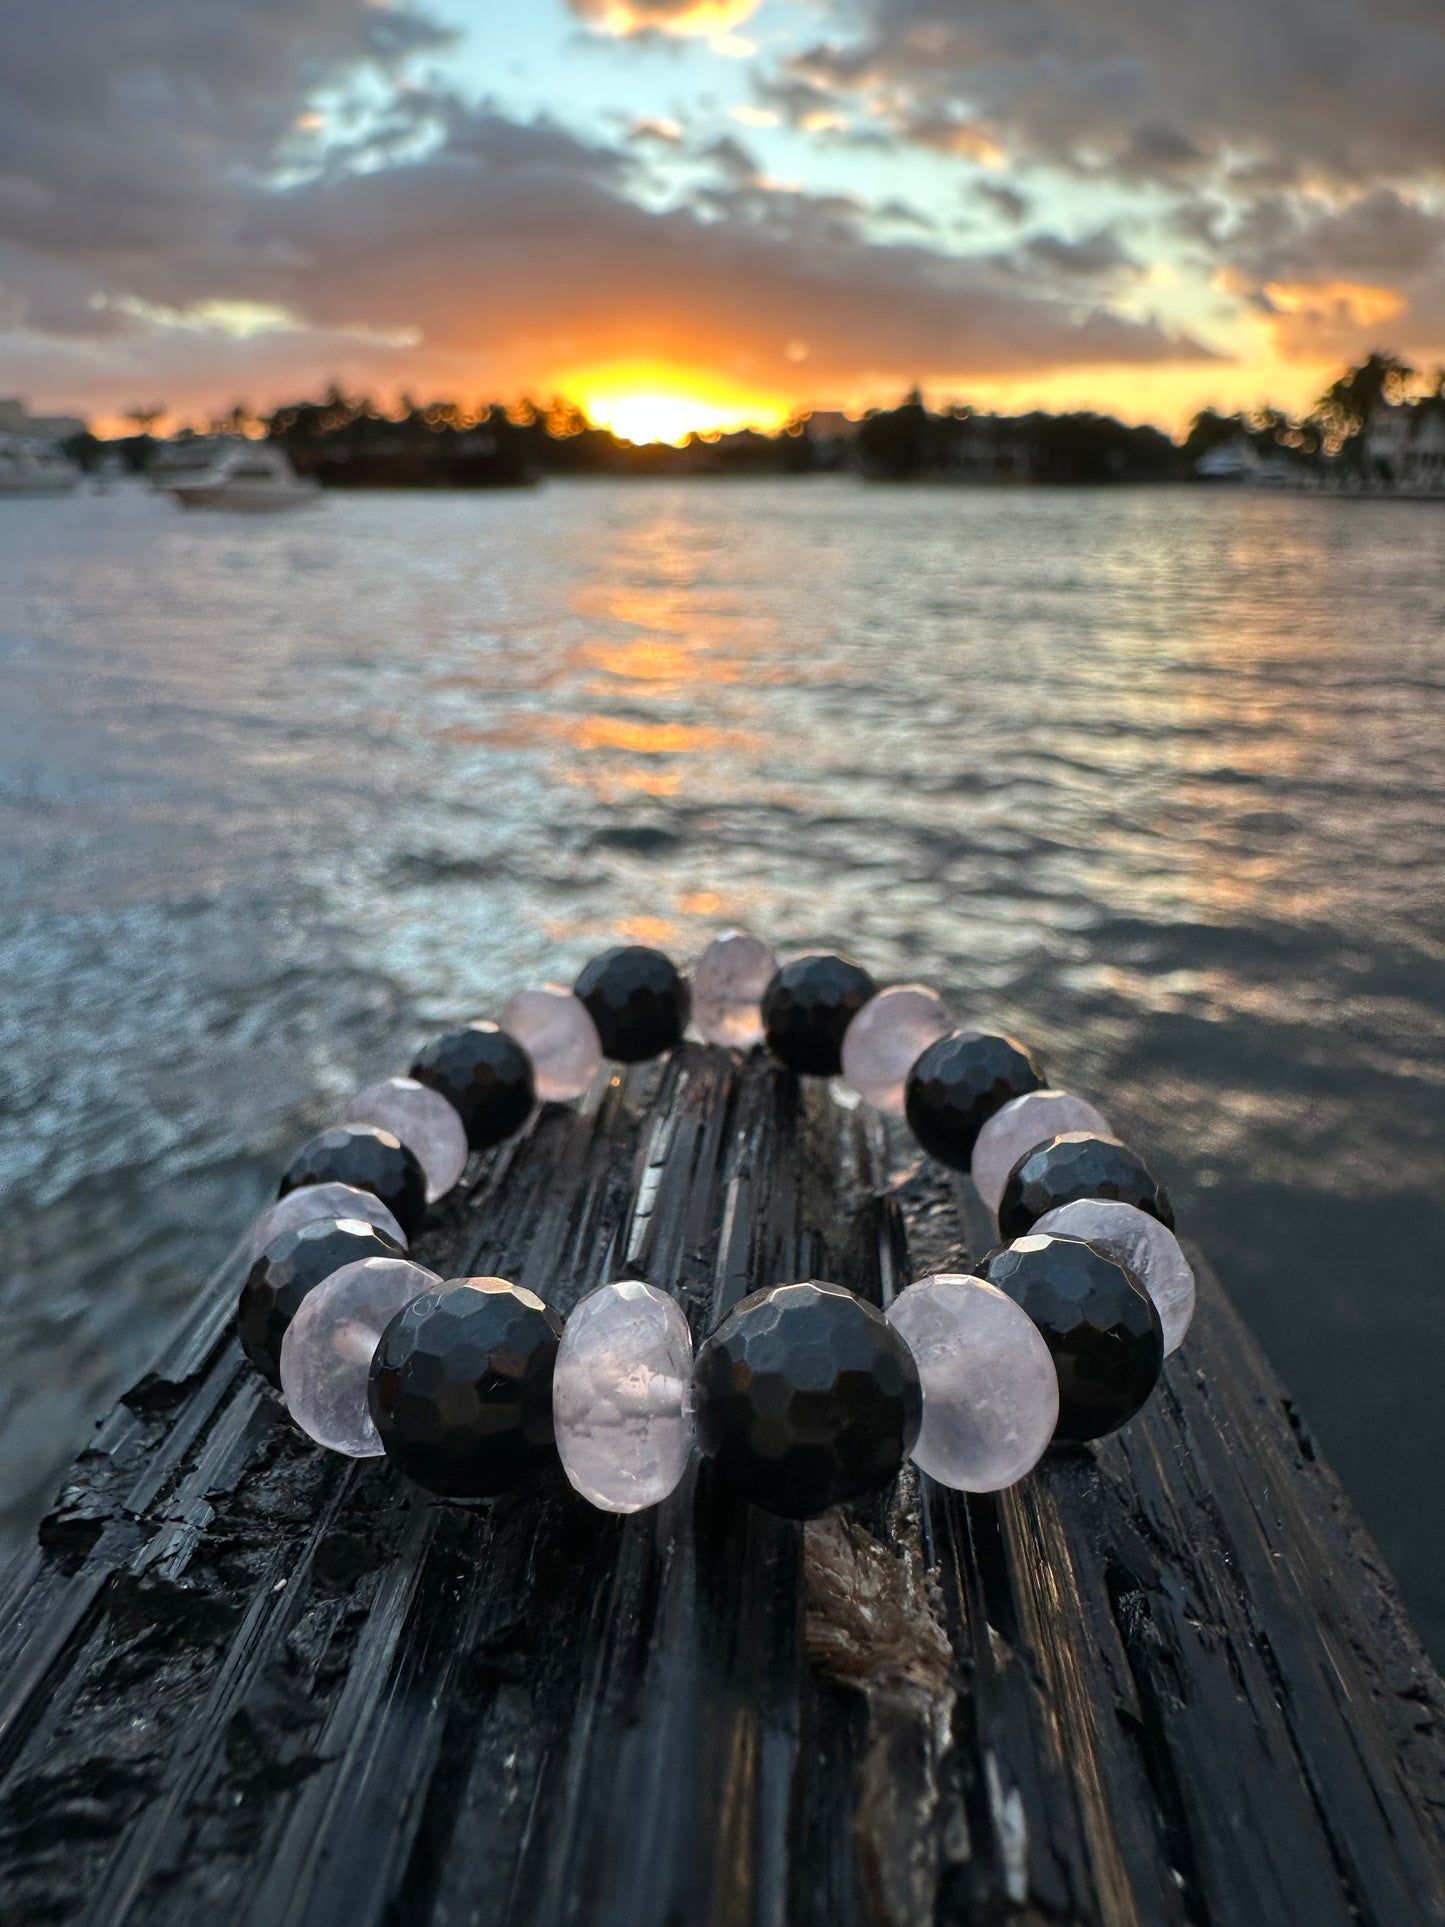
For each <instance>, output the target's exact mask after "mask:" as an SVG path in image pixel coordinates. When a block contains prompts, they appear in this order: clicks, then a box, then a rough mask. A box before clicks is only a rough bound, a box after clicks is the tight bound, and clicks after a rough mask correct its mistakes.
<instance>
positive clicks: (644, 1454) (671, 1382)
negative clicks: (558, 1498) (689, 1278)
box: [552, 1279, 692, 1512]
mask: <svg viewBox="0 0 1445 1927" xmlns="http://www.w3.org/2000/svg"><path fill="white" fill-rule="evenodd" d="M552 1419H553V1423H554V1425H555V1426H556V1430H557V1450H558V1452H560V1454H561V1455H562V1470H563V1471H564V1472H565V1473H566V1474H567V1477H568V1479H569V1480H570V1481H571V1483H572V1485H573V1486H574V1487H575V1488H576V1490H577V1491H578V1492H580V1493H581V1494H582V1497H583V1498H584V1499H590V1500H591V1501H592V1503H593V1505H595V1506H601V1508H602V1509H603V1511H604V1512H640V1511H641V1510H642V1509H643V1507H644V1506H650V1505H658V1504H660V1503H661V1502H662V1500H664V1499H665V1498H666V1497H667V1495H668V1493H669V1492H671V1491H672V1490H673V1488H674V1487H675V1486H676V1485H677V1482H678V1480H679V1479H680V1478H681V1477H682V1475H683V1473H684V1472H685V1471H686V1470H687V1461H688V1457H689V1455H690V1453H691V1451H692V1334H691V1333H690V1332H689V1330H688V1328H687V1320H686V1318H685V1317H684V1316H683V1314H682V1308H681V1306H680V1305H678V1303H677V1302H676V1300H675V1299H672V1298H669V1297H668V1296H667V1294H666V1293H665V1292H661V1291H659V1290H658V1289H657V1288H656V1286H654V1285H644V1284H639V1283H638V1282H637V1281H636V1280H635V1279H626V1280H623V1281H622V1282H621V1283H618V1284H615V1285H603V1286H601V1287H600V1289H598V1290H597V1291H593V1292H589V1293H588V1295H587V1297H585V1298H584V1299H583V1300H582V1302H581V1304H580V1305H578V1306H577V1308H576V1309H575V1310H574V1311H573V1312H571V1313H570V1314H569V1315H568V1319H567V1323H566V1324H565V1325H564V1326H563V1328H562V1342H561V1344H560V1345H559V1346H558V1347H557V1369H556V1373H555V1375H554V1377H553V1380H552Z"/></svg>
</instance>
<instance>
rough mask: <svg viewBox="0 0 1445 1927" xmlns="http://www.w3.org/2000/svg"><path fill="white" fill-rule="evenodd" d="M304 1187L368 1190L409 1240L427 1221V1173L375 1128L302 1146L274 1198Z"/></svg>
mask: <svg viewBox="0 0 1445 1927" xmlns="http://www.w3.org/2000/svg"><path fill="white" fill-rule="evenodd" d="M303 1184H354V1185H355V1186H356V1188H357V1190H358V1191H369V1192H370V1193H371V1194H372V1196H373V1197H375V1198H380V1199H381V1201H382V1203H383V1204H384V1205H385V1206H386V1208H387V1210H388V1211H390V1213H391V1215H392V1216H393V1217H394V1218H395V1219H396V1221H397V1223H398V1224H399V1225H400V1226H401V1228H402V1230H403V1231H404V1232H405V1233H406V1235H407V1237H408V1238H410V1237H411V1235H412V1233H413V1232H414V1231H416V1229H417V1228H418V1226H419V1225H420V1224H421V1221H422V1219H423V1218H424V1217H425V1216H426V1173H425V1172H424V1171H423V1170H422V1168H421V1165H420V1164H419V1163H418V1161H417V1158H416V1154H415V1153H414V1152H412V1151H409V1150H408V1149H407V1147H406V1146H405V1145H404V1144H403V1143H402V1142H401V1139H400V1138H396V1137H393V1136H392V1134H391V1132H390V1131H383V1130H379V1129H378V1128H377V1126H376V1125H374V1124H341V1125H338V1126H337V1127H336V1129H335V1130H331V1131H322V1132H321V1133H320V1135H319V1136H317V1137H314V1138H312V1139H311V1142H310V1143H309V1144H303V1145H302V1147H301V1149H300V1150H299V1151H298V1152H297V1153H296V1155H295V1157H294V1158H292V1160H291V1162H290V1164H289V1165H288V1166H287V1167H286V1175H285V1177H284V1178H282V1180H281V1184H280V1187H279V1189H278V1190H277V1193H276V1195H277V1197H278V1198H284V1197H285V1195H286V1193H287V1192H288V1191H298V1190H299V1189H300V1188H301V1186H302V1185H303Z"/></svg>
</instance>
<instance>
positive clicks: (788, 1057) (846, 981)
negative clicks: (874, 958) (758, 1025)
mask: <svg viewBox="0 0 1445 1927" xmlns="http://www.w3.org/2000/svg"><path fill="white" fill-rule="evenodd" d="M877 994H878V986H877V985H876V984H875V983H874V981H873V979H872V978H871V977H870V976H869V975H868V972H867V971H866V970H865V969H864V968H863V966H862V965H861V964H855V963H854V962H853V961H852V959H851V958H849V957H834V956H831V955H829V954H828V953H827V952H826V951H820V952H817V953H814V954H812V955H810V956H806V957H792V958H790V959H789V960H788V962H787V963H785V964H784V965H782V967H781V968H780V969H779V971H778V973H777V975H776V976H775V977H774V978H773V980H772V982H771V983H770V984H769V985H768V987H767V989H766V990H765V991H764V992H763V1030H764V1033H765V1035H766V1037H767V1040H768V1049H769V1050H770V1051H771V1052H772V1053H773V1055H774V1057H776V1058H777V1060H778V1062H779V1063H780V1064H786V1065H787V1067H788V1069H789V1070H790V1071H799V1072H801V1073H803V1074H804V1075H805V1076H809V1077H836V1076H837V1075H838V1072H839V1071H841V1070H842V1068H843V1038H844V1035H845V1033H846V1031H847V1029H848V1026H849V1024H851V1023H852V1021H853V1019H854V1018H855V1017H856V1016H857V1015H858V1012H859V1011H860V1010H861V1009H862V1008H863V1006H864V1004H866V1003H867V1002H868V1001H869V999H870V998H872V997H875V996H876V995H877Z"/></svg>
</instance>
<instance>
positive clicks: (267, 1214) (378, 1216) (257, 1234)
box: [246, 1184, 406, 1265]
mask: <svg viewBox="0 0 1445 1927" xmlns="http://www.w3.org/2000/svg"><path fill="white" fill-rule="evenodd" d="M318 1218H360V1219H362V1220H363V1222H364V1223H366V1224H373V1225H375V1226H376V1228H377V1230H378V1231H381V1232H384V1233H385V1234H386V1236H387V1237H388V1238H390V1239H392V1240H393V1242H394V1243H396V1244H397V1245H399V1246H400V1247H401V1249H402V1250H403V1251H405V1250H406V1233H405V1232H404V1231H403V1230H402V1228H401V1226H400V1225H399V1224H398V1223H397V1221H396V1219H395V1218H394V1217H393V1216H392V1214H391V1213H390V1212H389V1211H388V1210H387V1208H386V1206H385V1205H384V1204H383V1203H382V1201H381V1199H380V1198H378V1197H376V1196H375V1195H374V1194H373V1193H372V1192H370V1191H358V1190H357V1188H356V1186H355V1185H354V1184H303V1185H302V1186H301V1188H300V1190H299V1191H288V1192H287V1193H286V1195H285V1197H284V1198H278V1199H277V1201H276V1203H275V1204H273V1205H269V1206H268V1207H267V1208H266V1210H264V1211H263V1212H262V1213H261V1215H260V1217H259V1218H257V1220H256V1222H255V1224H254V1225H252V1227H251V1236H250V1241H249V1243H248V1244H247V1246H246V1263H247V1264H248V1265H253V1264H255V1262H256V1260H257V1259H258V1258H259V1257H260V1255H261V1253H262V1252H263V1251H264V1250H265V1249H266V1247H267V1245H268V1244H270V1243H271V1241H272V1239H273V1238H279V1237H280V1236H281V1234H282V1232H283V1231H298V1230H299V1229H300V1228H301V1226H302V1225H303V1224H314V1223H315V1222H316V1220H317V1219H318Z"/></svg>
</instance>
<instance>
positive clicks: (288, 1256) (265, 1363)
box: [236, 1218, 406, 1388]
mask: <svg viewBox="0 0 1445 1927" xmlns="http://www.w3.org/2000/svg"><path fill="white" fill-rule="evenodd" d="M405 1256H406V1253H405V1252H404V1251H403V1250H402V1248H401V1246H400V1245H399V1244H397V1242H396V1241H395V1239H393V1238H389V1237H388V1236H387V1235H386V1233H385V1232H384V1231H378V1230H377V1228H376V1226H375V1225H371V1224H367V1223H366V1222H365V1220H364V1219H362V1218H318V1219H317V1220H316V1222H315V1223H314V1224H303V1225H302V1226H300V1228H299V1229H298V1230H296V1231H283V1232H282V1234H281V1236H280V1237H279V1238H273V1239H272V1240H271V1242H270V1244H268V1245H267V1247H266V1249H265V1250H264V1251H263V1252H262V1253H261V1256H260V1257H259V1258H258V1259H257V1260H256V1262H255V1264H254V1265H252V1267H251V1269H250V1271H249V1272H248V1273H247V1276H246V1282H245V1284H244V1285H242V1287H241V1301H240V1303H239V1304H238V1305H237V1307H236V1331H237V1333H238V1334H239V1336H240V1340H241V1349H242V1350H243V1351H244V1352H245V1354H246V1356H247V1358H249V1359H250V1361H251V1363H252V1364H253V1365H254V1366H255V1367H256V1370H257V1371H258V1372H259V1373H260V1374H261V1376H262V1377H263V1378H268V1379H270V1381H271V1383H272V1384H273V1385H275V1386H277V1387H278V1388H279V1386H280V1384H281V1340H282V1339H283V1338H284V1337H285V1336H286V1327H287V1326H288V1325H289V1324H290V1323H291V1320H292V1319H293V1318H294V1317H295V1316H296V1312H297V1309H298V1307H299V1306H300V1303H301V1300H302V1299H303V1298H304V1297H305V1296H306V1294H307V1292H308V1291H310V1289H311V1287H312V1286H313V1285H319V1284H320V1283H321V1281H322V1279H323V1278H329V1277H330V1276H331V1274H332V1272H333V1271H340V1269H341V1267H342V1266H343V1265H351V1264H356V1263H358V1262H359V1261H360V1260H361V1259H362V1258H404V1257H405Z"/></svg>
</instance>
